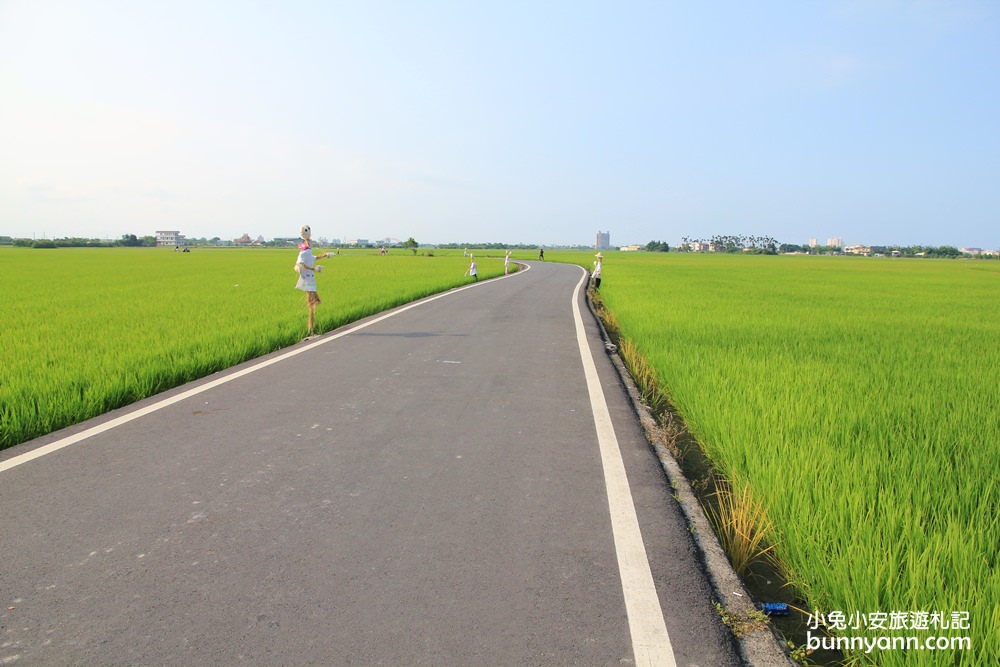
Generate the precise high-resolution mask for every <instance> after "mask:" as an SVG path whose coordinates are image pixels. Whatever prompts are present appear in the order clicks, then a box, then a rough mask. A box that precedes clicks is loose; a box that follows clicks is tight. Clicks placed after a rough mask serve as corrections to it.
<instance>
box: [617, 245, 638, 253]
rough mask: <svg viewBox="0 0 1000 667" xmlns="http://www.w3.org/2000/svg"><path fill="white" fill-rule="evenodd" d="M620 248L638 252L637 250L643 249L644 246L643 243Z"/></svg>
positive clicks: (623, 250)
mask: <svg viewBox="0 0 1000 667" xmlns="http://www.w3.org/2000/svg"><path fill="white" fill-rule="evenodd" d="M618 249H619V250H621V251H622V252H636V251H639V250H642V246H641V245H623V246H622V247H620V248H618Z"/></svg>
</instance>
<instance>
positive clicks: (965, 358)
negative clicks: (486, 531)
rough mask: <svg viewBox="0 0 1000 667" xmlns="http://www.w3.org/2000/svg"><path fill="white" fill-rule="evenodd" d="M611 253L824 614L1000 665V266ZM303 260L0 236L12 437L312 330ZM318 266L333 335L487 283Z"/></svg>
mask: <svg viewBox="0 0 1000 667" xmlns="http://www.w3.org/2000/svg"><path fill="white" fill-rule="evenodd" d="M477 254H478V255H479V256H480V258H481V259H482V261H481V262H480V275H481V276H483V277H489V276H491V275H497V274H499V273H501V272H502V270H503V269H502V262H501V261H500V260H499V256H501V255H500V253H499V251H495V252H493V255H494V258H487V257H486V255H488V254H489V253H477ZM606 254H607V255H608V256H607V258H606V259H605V264H604V283H603V285H602V287H601V295H602V297H603V300H604V302H605V304H606V305H607V307H608V308H609V309H610V310H611V311H612V312H613V314H614V315H615V316H616V318H617V320H618V322H619V325H620V327H621V332H622V335H623V336H624V337H625V338H627V339H628V340H629V341H631V342H632V343H633V344H634V345H635V346H636V348H637V349H638V350H639V352H640V353H641V355H642V356H643V358H645V359H646V361H648V363H649V364H650V365H651V367H652V368H653V370H654V373H655V376H656V380H657V382H658V384H659V385H660V387H661V388H662V389H663V391H664V392H665V393H666V394H668V396H669V398H670V400H671V401H672V403H673V404H674V406H675V407H676V409H677V410H678V411H679V412H680V414H681V415H682V417H683V418H684V420H685V421H686V423H687V425H688V428H689V429H690V431H691V433H692V434H693V435H695V436H696V437H697V439H698V440H699V442H700V443H701V444H702V446H703V447H704V449H705V450H706V452H707V453H708V456H709V457H710V458H711V460H712V462H713V463H714V465H715V466H716V468H717V469H718V470H719V471H721V473H722V474H724V475H725V476H726V477H727V478H728V479H729V480H730V481H731V483H732V485H733V486H734V488H737V489H744V488H746V489H749V492H750V493H751V494H752V495H753V497H754V498H755V499H757V500H758V501H760V502H761V503H762V504H763V506H764V507H765V508H766V511H767V514H768V516H769V517H770V519H771V520H772V521H773V523H774V524H775V526H776V533H775V535H776V537H775V539H776V541H777V547H776V554H777V557H778V558H779V560H780V563H781V564H782V567H783V569H784V571H785V573H786V574H787V576H788V577H789V578H790V579H791V581H792V582H793V583H794V585H795V586H796V587H797V589H798V590H799V591H801V592H802V593H803V594H804V595H805V596H806V597H807V599H808V601H809V605H810V607H811V609H815V610H818V611H821V612H823V613H830V612H835V611H842V612H844V613H845V614H852V613H853V614H855V615H857V614H863V615H865V617H866V618H867V617H869V616H870V615H872V614H876V613H885V614H887V615H888V614H890V613H892V612H897V613H903V614H904V615H905V616H906V617H907V619H908V621H907V623H908V624H912V623H913V621H914V620H918V621H919V620H920V619H923V620H926V619H927V618H928V617H929V618H930V619H931V623H930V626H931V627H930V629H929V630H917V629H912V628H905V629H900V630H894V631H887V630H880V629H866V628H864V627H862V628H860V629H859V630H846V631H844V633H843V634H849V635H868V636H871V637H885V636H897V635H898V636H910V635H912V636H917V637H919V638H921V639H922V638H924V637H926V636H933V635H940V636H957V635H964V636H968V637H970V638H971V641H972V645H971V648H970V649H968V650H960V651H944V652H937V651H920V652H914V651H910V652H902V651H892V650H890V651H876V652H873V653H872V654H870V655H869V656H868V657H864V656H863V655H862V654H859V653H854V654H853V655H852V656H850V657H851V659H855V658H856V659H858V661H859V662H861V663H864V662H867V661H869V660H870V661H872V662H874V663H876V664H884V665H913V664H916V665H923V664H926V665H940V664H968V665H993V664H1000V571H998V553H1000V473H998V468H997V459H998V454H1000V451H998V450H1000V389H998V388H1000V377H998V370H1000V317H998V315H1000V313H998V305H997V304H998V303H1000V301H998V298H997V297H998V295H1000V263H998V262H985V261H976V262H971V261H935V260H890V259H862V258H859V259H849V258H817V257H744V256H717V255H686V254H678V253H668V254H660V253H617V252H609V253H606ZM591 255H592V253H570V252H547V253H546V259H547V260H548V259H554V260H557V261H566V262H573V263H580V264H582V265H584V266H588V267H589V266H590V265H591V260H592V256H591ZM514 256H515V258H518V257H523V258H527V259H534V258H535V253H529V252H515V255H514ZM294 257H295V252H294V250H268V249H246V250H240V249H196V250H195V251H194V252H191V253H174V252H173V251H172V250H170V249H167V250H160V249H126V248H114V249H70V248H66V249H55V250H33V249H20V248H0V300H2V301H0V302H2V303H3V308H2V310H0V318H2V320H0V355H2V358H0V360H2V363H0V448H2V447H5V446H9V445H12V444H15V443H17V442H21V441H24V440H27V439H30V438H32V437H36V436H38V435H41V434H44V433H47V432H49V431H51V430H53V429H57V428H60V427H63V426H66V425H68V424H72V423H76V422H78V421H80V420H83V419H86V418H88V417H91V416H94V415H96V414H101V413H103V412H105V411H107V410H110V409H113V408H116V407H120V406H122V405H125V404H127V403H129V402H131V401H134V400H136V399H139V398H142V397H145V396H149V395H151V394H154V393H156V392H158V391H162V390H163V389H166V388H168V387H172V386H176V385H177V384H180V383H183V382H185V381H188V380H191V379H194V378H197V377H202V376H204V375H207V374H209V373H211V372H214V371H216V370H220V369H223V368H226V367H228V366H231V365H233V364H236V363H239V362H240V361H244V360H246V359H250V358H253V357H255V356H259V355H262V354H265V353H268V352H271V351H273V350H275V349H278V348H280V347H283V346H286V345H289V344H292V343H295V342H296V341H298V340H300V339H301V338H302V336H303V335H304V333H305V325H306V309H305V305H304V302H303V298H302V295H301V294H300V293H299V292H297V291H296V290H294V289H292V286H293V285H294V282H295V274H294V273H293V272H292V270H291V267H292V264H293V262H294ZM322 263H324V264H325V265H326V266H327V267H328V268H327V271H326V272H324V273H323V274H320V276H319V290H320V295H321V296H323V297H325V298H326V302H325V303H324V304H323V306H321V307H320V309H319V310H318V327H317V328H318V330H320V331H323V330H329V329H332V328H335V327H337V326H340V325H343V324H345V323H347V322H350V321H353V320H356V319H359V318H361V317H364V316H366V315H369V314H372V313H375V312H379V311H381V310H385V309H387V308H390V307H393V306H395V305H398V304H400V303H404V302H407V301H411V300H414V299H417V298H420V297H422V296H425V295H428V294H431V293H434V292H439V291H442V290H445V289H449V288H451V287H454V286H458V285H461V284H464V283H467V282H468V280H469V279H468V278H464V277H463V276H462V273H463V271H464V270H465V268H466V266H467V260H465V259H464V258H463V257H462V256H461V252H460V251H458V252H454V251H452V252H444V253H437V256H435V257H425V256H413V255H412V254H410V253H408V252H407V253H403V252H401V251H397V253H396V254H393V255H390V256H389V257H377V256H374V255H367V254H358V255H347V254H345V255H341V256H338V257H335V258H331V259H329V260H324V261H323V262H322ZM966 612H967V613H968V624H969V628H968V629H967V630H964V629H961V628H959V629H940V630H938V631H936V632H935V631H934V630H935V624H937V623H939V621H937V620H936V619H938V618H939V617H938V616H935V615H936V614H940V615H941V617H940V618H943V619H946V620H949V621H950V620H951V619H952V615H953V614H958V616H959V620H960V621H961V619H963V618H964V614H965V613H966ZM925 615H926V616H925Z"/></svg>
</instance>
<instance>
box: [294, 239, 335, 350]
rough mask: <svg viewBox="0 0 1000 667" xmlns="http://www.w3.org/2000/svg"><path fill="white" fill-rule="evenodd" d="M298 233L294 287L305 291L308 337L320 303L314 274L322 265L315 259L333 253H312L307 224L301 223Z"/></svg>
mask: <svg viewBox="0 0 1000 667" xmlns="http://www.w3.org/2000/svg"><path fill="white" fill-rule="evenodd" d="M299 235H300V236H301V237H302V243H300V244H299V256H298V259H297V260H296V261H295V271H296V272H297V273H298V274H299V280H298V282H297V283H295V289H300V290H302V291H303V292H305V293H306V305H307V306H308V307H309V326H308V329H307V333H306V338H308V337H309V336H312V335H313V330H314V327H315V325H316V306H318V305H319V304H320V303H322V301H320V298H319V294H317V293H316V274H317V273H319V272H321V271H322V270H323V267H322V266H320V265H319V264H316V260H317V259H322V258H323V257H332V256H333V253H332V252H328V253H325V254H322V255H320V256H319V257H315V256H314V255H313V251H312V243H311V241H310V239H311V237H312V229H310V228H309V225H302V228H301V229H300V230H299Z"/></svg>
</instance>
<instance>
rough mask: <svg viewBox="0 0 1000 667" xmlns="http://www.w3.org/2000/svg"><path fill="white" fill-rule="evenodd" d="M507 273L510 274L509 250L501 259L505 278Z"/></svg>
mask: <svg viewBox="0 0 1000 667" xmlns="http://www.w3.org/2000/svg"><path fill="white" fill-rule="evenodd" d="M509 273H510V250H508V251H507V254H506V255H504V258H503V274H504V275H505V276H506V275H508V274H509Z"/></svg>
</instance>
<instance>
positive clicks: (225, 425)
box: [0, 263, 737, 667]
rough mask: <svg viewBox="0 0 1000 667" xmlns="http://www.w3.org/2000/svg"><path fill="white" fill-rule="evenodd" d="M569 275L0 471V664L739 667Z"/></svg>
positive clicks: (295, 353) (417, 307)
mask: <svg viewBox="0 0 1000 667" xmlns="http://www.w3.org/2000/svg"><path fill="white" fill-rule="evenodd" d="M583 278H584V273H583V271H582V270H581V269H580V268H578V267H574V266H567V265H555V264H547V263H532V264H531V265H530V268H528V269H527V270H522V271H520V272H518V273H516V274H514V275H511V276H509V277H506V278H502V279H497V280H491V281H482V282H480V283H477V284H475V285H472V286H470V287H468V288H463V289H459V290H452V291H451V292H448V293H445V294H443V295H439V296H436V297H431V298H429V299H425V300H423V301H420V302H417V303H416V304H411V305H409V306H404V307H402V308H398V309H395V310H393V311H389V312H388V313H385V314H383V315H380V316H376V317H372V318H368V319H367V320H364V321H362V322H360V323H356V324H355V325H351V326H348V327H344V328H342V329H340V330H337V331H334V332H330V333H328V334H326V335H324V336H321V337H317V338H314V339H311V340H309V341H305V342H303V343H300V344H298V345H296V346H294V347H292V348H288V349H285V350H282V351H279V352H276V353H274V354H272V355H269V356H267V357H264V358H262V359H258V360H255V361H253V362H248V363H246V364H243V365H241V366H238V367H236V368H233V369H230V370H228V371H226V372H224V373H219V374H216V375H214V376H211V377H209V378H206V379H204V380H202V381H199V382H195V383H192V384H189V385H186V386H184V387H180V388H178V389H175V390H172V391H170V392H166V393H164V394H161V395H159V396H157V397H154V398H152V399H148V400H146V401H143V402H141V403H139V404H136V405H134V406H131V407H129V408H127V409H123V410H120V411H116V412H114V413H111V414H108V415H105V416H103V417H101V418H98V419H94V420H91V421H90V422H87V423H85V424H81V425H78V426H76V427H73V428H70V429H65V430H63V431H61V432H59V433H55V434H52V435H50V436H46V437H45V438H41V439H39V440H35V441H33V442H29V443H25V444H23V445H20V446H18V447H15V448H12V449H9V450H6V451H3V452H0V506H2V507H3V517H2V519H0V665H7V664H25V665H160V664H163V665H236V664H251V665H272V664H281V665H414V664H424V665H569V664H575V665H620V664H665V665H670V664H677V665H700V666H702V667H719V666H724V665H732V664H737V658H736V653H735V650H734V648H733V644H732V640H731V638H730V636H729V634H728V631H727V630H726V629H725V628H724V627H723V626H722V625H721V623H720V621H719V619H718V616H717V615H716V613H715V611H714V610H713V608H712V606H711V604H710V599H711V593H710V589H709V586H708V583H707V581H706V579H705V576H704V574H703V573H702V571H701V569H700V567H699V564H698V557H697V554H696V550H695V548H694V545H693V544H692V541H691V536H690V533H689V531H688V529H687V527H686V525H685V523H684V521H683V519H682V517H681V514H680V512H679V510H678V508H677V504H676V502H675V501H674V500H673V499H672V498H671V495H670V488H669V485H668V484H667V482H666V480H665V478H664V475H663V472H662V469H661V468H660V466H659V464H658V462H657V460H656V458H655V456H654V455H653V454H652V452H651V451H650V448H649V446H648V445H647V443H646V441H645V439H644V435H643V432H642V430H641V427H640V425H639V423H638V420H637V419H636V416H635V414H634V412H633V410H632V408H631V407H630V405H629V403H628V400H627V397H626V395H625V393H624V390H623V388H622V386H621V384H620V381H619V378H618V376H617V374H616V372H615V370H614V367H613V366H612V364H611V363H610V361H609V359H608V358H607V356H606V354H605V351H604V347H603V343H602V342H601V339H600V336H599V333H598V329H597V325H596V323H595V322H594V320H593V317H592V316H591V315H590V313H589V311H588V310H587V308H586V304H585V302H584V301H583V290H582V285H583ZM329 297H330V298H332V299H335V298H336V295H335V294H333V295H329Z"/></svg>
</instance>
